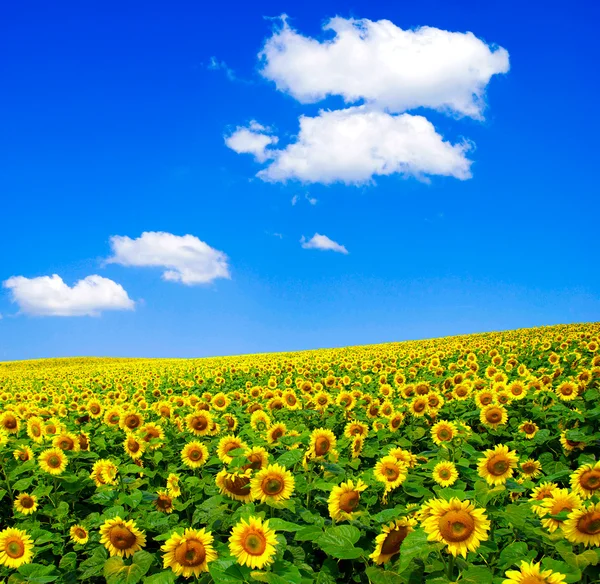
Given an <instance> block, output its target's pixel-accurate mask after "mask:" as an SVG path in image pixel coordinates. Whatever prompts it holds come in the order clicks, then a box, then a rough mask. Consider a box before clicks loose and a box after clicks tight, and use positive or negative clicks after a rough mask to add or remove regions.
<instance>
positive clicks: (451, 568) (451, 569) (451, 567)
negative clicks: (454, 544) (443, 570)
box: [448, 555, 454, 582]
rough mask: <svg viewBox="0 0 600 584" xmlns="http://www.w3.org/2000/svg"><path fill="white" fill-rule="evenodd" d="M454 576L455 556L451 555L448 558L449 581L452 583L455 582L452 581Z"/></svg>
mask: <svg viewBox="0 0 600 584" xmlns="http://www.w3.org/2000/svg"><path fill="white" fill-rule="evenodd" d="M453 574H454V556H453V555H449V556H448V580H450V581H451V582H453V581H454V580H453V579H452V576H453Z"/></svg>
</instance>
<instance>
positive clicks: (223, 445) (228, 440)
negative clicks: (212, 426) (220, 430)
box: [217, 435, 248, 464]
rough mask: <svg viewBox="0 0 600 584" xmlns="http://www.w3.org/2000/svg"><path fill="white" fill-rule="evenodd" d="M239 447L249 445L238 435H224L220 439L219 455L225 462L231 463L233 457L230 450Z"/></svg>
mask: <svg viewBox="0 0 600 584" xmlns="http://www.w3.org/2000/svg"><path fill="white" fill-rule="evenodd" d="M237 448H248V445H247V444H246V443H245V442H244V441H243V440H242V439H241V438H238V437H237V436H231V435H230V436H224V437H223V438H221V440H219V445H218V446H217V456H218V457H219V459H220V460H221V462H223V463H224V464H229V463H230V462H231V461H232V460H233V458H232V457H231V456H229V452H231V451H232V450H236V449H237Z"/></svg>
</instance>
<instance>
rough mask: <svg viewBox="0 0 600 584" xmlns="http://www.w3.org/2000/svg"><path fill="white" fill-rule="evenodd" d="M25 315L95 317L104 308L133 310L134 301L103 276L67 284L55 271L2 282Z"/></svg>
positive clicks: (89, 277) (118, 286)
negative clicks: (45, 274)
mask: <svg viewBox="0 0 600 584" xmlns="http://www.w3.org/2000/svg"><path fill="white" fill-rule="evenodd" d="M3 286H4V287H5V288H7V289H9V290H10V291H11V294H12V301H13V302H16V303H17V304H18V305H19V309H20V311H21V312H22V313H24V314H31V315H35V316H98V315H99V314H100V313H101V312H103V311H105V310H133V308H134V306H135V302H134V301H133V300H131V298H129V296H128V295H127V292H126V291H125V289H124V288H123V287H122V286H121V285H120V284H117V283H116V282H113V281H112V280H109V279H108V278H103V277H102V276H97V275H93V276H88V277H87V278H84V279H83V280H79V281H78V282H76V283H75V285H74V286H72V287H70V286H68V285H67V284H65V283H64V282H63V279H62V278H61V277H60V276H58V275H57V274H53V275H52V276H40V277H39V278H25V277H24V276H13V277H12V278H9V279H8V280H6V281H5V282H4V283H3Z"/></svg>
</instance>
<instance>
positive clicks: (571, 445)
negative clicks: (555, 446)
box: [560, 430, 586, 452]
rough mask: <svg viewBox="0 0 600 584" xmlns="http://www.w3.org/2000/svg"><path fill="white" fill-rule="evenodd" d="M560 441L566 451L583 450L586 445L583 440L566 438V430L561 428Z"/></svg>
mask: <svg viewBox="0 0 600 584" xmlns="http://www.w3.org/2000/svg"><path fill="white" fill-rule="evenodd" d="M560 443H561V445H562V447H563V448H564V449H565V450H566V451H567V452H572V451H573V450H584V449H585V447H586V443H585V442H578V441H576V440H568V439H567V431H566V430H563V431H562V432H561V434H560Z"/></svg>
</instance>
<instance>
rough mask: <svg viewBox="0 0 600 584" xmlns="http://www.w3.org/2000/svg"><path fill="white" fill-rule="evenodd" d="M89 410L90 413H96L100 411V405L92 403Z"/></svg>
mask: <svg viewBox="0 0 600 584" xmlns="http://www.w3.org/2000/svg"><path fill="white" fill-rule="evenodd" d="M90 412H91V413H92V414H98V413H100V407H99V406H98V405H96V404H93V405H91V406H90Z"/></svg>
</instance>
